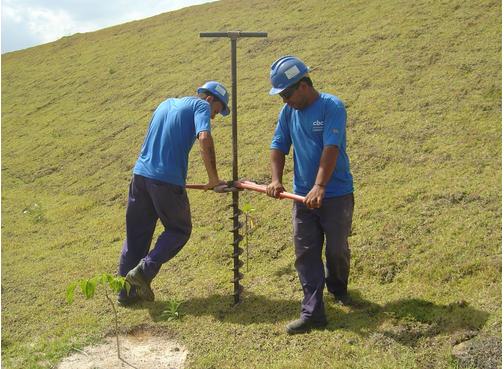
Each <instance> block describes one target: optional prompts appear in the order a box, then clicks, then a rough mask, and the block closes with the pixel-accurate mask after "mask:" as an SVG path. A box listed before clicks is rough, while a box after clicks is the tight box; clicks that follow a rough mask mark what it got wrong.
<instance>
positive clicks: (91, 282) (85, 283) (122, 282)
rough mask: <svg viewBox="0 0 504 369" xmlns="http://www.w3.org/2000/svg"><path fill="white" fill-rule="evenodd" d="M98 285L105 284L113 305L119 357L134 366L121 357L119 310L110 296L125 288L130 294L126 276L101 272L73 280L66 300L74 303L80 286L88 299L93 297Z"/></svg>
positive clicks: (104, 289)
mask: <svg viewBox="0 0 504 369" xmlns="http://www.w3.org/2000/svg"><path fill="white" fill-rule="evenodd" d="M98 286H103V292H104V294H105V298H106V299H107V301H108V302H109V304H110V306H111V307H112V311H113V313H114V322H115V335H116V343H117V357H118V359H119V360H121V361H122V362H123V363H125V364H127V365H129V366H131V367H133V368H134V366H133V365H131V364H130V363H128V362H127V361H125V360H124V359H123V358H121V349H120V345H119V319H118V316H117V310H116V307H115V304H114V302H113V301H112V298H111V297H110V293H111V292H113V293H119V292H120V291H121V290H122V289H123V288H124V289H126V292H127V293H128V294H129V292H130V289H131V285H130V284H129V283H128V282H127V281H126V279H125V277H118V276H113V275H111V274H108V273H103V274H99V275H97V276H94V277H92V278H89V279H80V280H77V281H75V282H72V283H71V284H70V285H68V287H67V290H66V300H67V302H68V303H69V304H71V303H73V301H74V297H75V296H74V295H75V290H76V289H77V287H80V290H81V291H82V294H83V295H84V296H85V297H86V299H91V298H93V297H94V296H95V292H96V288H97V287H98Z"/></svg>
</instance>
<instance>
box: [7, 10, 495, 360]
mask: <svg viewBox="0 0 504 369" xmlns="http://www.w3.org/2000/svg"><path fill="white" fill-rule="evenodd" d="M209 19H211V20H212V21H211V22H209V21H208V20H209ZM235 29H241V30H244V31H265V32H268V33H269V37H268V38H267V39H244V40H240V41H239V42H238V64H239V69H238V94H239V101H238V109H239V115H238V120H239V166H240V177H247V178H250V179H255V180H257V181H259V182H263V183H265V182H267V181H268V179H269V163H268V155H269V143H270V139H271V135H272V133H273V129H274V126H275V123H276V117H277V114H278V112H279V109H280V107H281V102H280V101H279V99H278V98H274V97H270V96H268V94H267V92H268V90H269V80H268V73H269V65H270V64H271V62H272V61H273V60H275V59H276V58H277V57H279V56H281V55H284V54H294V55H297V56H299V57H301V58H302V59H304V60H305V61H306V62H307V64H308V65H310V66H312V67H314V71H313V72H312V78H313V80H314V82H315V85H316V87H317V88H318V89H319V90H321V91H325V92H329V93H333V94H336V95H337V96H339V97H340V98H341V99H342V100H343V101H345V103H346V105H347V108H348V117H349V121H348V128H347V137H348V153H349V156H350V159H351V168H352V172H353V175H354V179H355V188H356V191H355V196H356V208H355V215H354V229H353V234H352V236H351V238H350V243H351V249H352V265H351V277H350V278H351V280H350V289H351V294H352V295H353V296H354V298H355V299H356V300H357V301H358V306H356V307H355V308H353V309H350V308H343V307H340V306H338V305H336V304H334V303H333V302H332V301H331V300H330V299H329V297H328V298H327V300H326V304H327V313H328V318H329V321H330V325H329V327H328V329H327V330H326V331H317V332H314V333H312V334H310V335H308V336H301V337H290V336H287V335H285V334H284V325H285V324H286V323H287V322H288V321H289V320H291V319H293V318H295V317H297V314H298V312H299V304H300V299H301V291H300V286H299V282H298V280H297V276H296V272H295V270H294V268H293V265H292V264H293V246H292V241H291V225H290V207H291V204H290V203H289V202H287V201H274V200H271V199H269V198H267V197H265V196H262V195H259V194H257V193H243V194H242V195H241V197H240V199H241V203H242V204H245V203H251V204H252V205H253V207H254V208H255V209H256V211H255V212H254V214H253V215H254V219H255V221H256V224H257V228H256V229H255V231H254V233H253V235H251V237H250V239H249V242H250V245H251V255H250V260H249V267H250V269H249V271H248V272H247V273H245V278H244V280H243V281H242V282H243V285H244V286H245V292H244V295H243V303H241V304H240V305H238V306H236V307H232V306H231V304H232V296H231V295H232V284H231V283H230V280H231V278H232V274H231V273H232V272H231V270H230V268H231V259H230V257H229V255H230V254H231V246H230V245H229V244H230V243H231V241H232V240H231V234H230V233H229V232H228V230H229V229H230V228H231V223H230V220H229V219H228V218H229V216H230V215H231V213H230V209H229V208H228V204H229V203H230V202H231V201H230V195H218V194H209V193H203V192H196V191H195V192H191V193H190V201H191V209H192V215H193V224H194V230H193V234H192V237H191V239H190V241H189V242H188V244H187V245H186V247H185V248H184V250H182V251H181V253H180V254H179V255H178V256H177V257H176V258H175V259H173V260H172V261H171V262H170V263H169V264H167V265H165V266H164V267H163V269H162V270H161V273H160V275H159V277H158V278H157V279H156V280H155V282H154V284H153V287H154V289H155V292H156V294H157V301H156V302H154V303H152V304H145V305H142V306H141V307H140V308H137V309H123V308H121V309H120V310H119V314H120V319H121V321H122V322H123V324H124V326H125V328H128V327H134V326H137V325H140V324H147V325H152V326H156V325H160V326H163V327H165V328H166V329H168V331H169V332H170V333H171V334H172V335H173V337H174V338H176V339H177V340H178V341H180V342H181V343H182V344H184V345H185V346H186V347H187V348H188V349H189V352H190V354H189V364H188V367H190V368H196V369H199V368H219V369H220V368H273V369H280V368H285V369H292V368H299V369H307V368H391V369H392V368H394V369H395V368H456V367H457V364H456V363H455V362H454V361H453V359H452V358H451V357H450V350H451V345H450V338H451V337H453V336H455V335H457V334H459V333H460V332H462V331H465V330H479V331H480V332H484V333H487V334H490V335H494V336H499V337H500V336H501V317H502V312H501V159H500V158H501V81H502V79H501V6H500V4H499V3H497V2H495V1H479V2H473V1H444V2H428V1H418V2H414V3H413V2H409V1H392V0H385V1H371V2H368V1H360V0H350V1H347V2H332V1H315V0H308V1H301V0H293V1H283V0H282V1H276V2H274V3H273V2H270V1H266V0H254V1H248V2H240V1H231V0H223V1H219V2H216V3H211V4H205V5H201V6H196V7H191V8H189V9H183V10H180V11H176V12H171V13H166V14H162V15H159V16H156V17H153V18H149V19H146V20H142V21H137V22H131V23H127V24H124V25H121V26H117V27H111V28H108V29H104V30H101V31H98V32H93V33H86V34H77V35H74V36H71V37H65V38H63V39H61V40H59V41H57V42H53V43H50V44H46V45H42V46H38V47H35V48H31V49H27V50H24V51H19V52H14V53H8V54H4V55H3V56H2V366H3V367H5V368H19V369H21V368H22V369H32V368H51V367H53V365H55V363H57V362H58V361H59V360H60V359H61V358H62V357H64V356H65V355H67V354H68V353H69V352H70V351H71V349H72V347H74V348H82V347H84V346H85V345H87V344H90V343H96V342H99V341H100V340H102V339H103V337H104V335H106V334H109V333H110V331H111V327H112V324H111V322H112V321H111V316H109V315H107V314H103V313H102V311H103V306H104V305H105V304H106V301H104V300H103V301H101V300H100V299H94V300H92V301H84V300H83V299H76V301H75V302H74V304H73V305H67V304H66V302H65V289H66V286H67V285H68V283H70V282H72V281H74V280H76V279H82V278H89V277H91V276H93V275H95V274H97V273H102V272H109V273H113V272H115V270H116V266H117V261H118V257H119V252H120V249H121V245H122V242H123V238H124V215H125V204H126V199H127V188H128V182H129V179H130V176H131V169H132V166H133V164H134V162H135V160H136V157H137V155H138V152H139V148H140V145H141V143H142V141H143V137H144V134H145V130H146V126H147V124H148V120H149V117H150V114H151V112H152V110H153V109H154V108H155V107H156V105H157V104H158V103H159V102H160V101H162V100H163V99H164V98H166V97H168V96H184V95H192V94H194V93H195V91H194V90H195V88H196V87H197V86H199V85H201V84H202V83H203V82H204V81H206V80H208V79H216V80H219V81H222V82H223V83H224V84H225V85H227V86H228V87H229V88H230V87H231V83H230V61H229V56H230V51H229V49H230V46H229V41H227V40H210V39H201V38H199V37H198V33H199V32H201V31H219V30H235ZM230 121H231V120H230V119H229V118H228V119H223V118H221V117H219V118H217V119H216V121H215V124H214V130H213V134H214V137H215V141H216V145H217V160H218V167H219V171H220V175H221V177H222V178H224V179H231V123H230ZM285 179H286V183H288V184H289V186H290V183H291V180H292V163H291V158H290V157H289V158H288V164H287V168H286V175H285ZM205 180H206V175H205V170H204V167H203V165H202V163H201V159H200V156H199V152H198V150H197V149H195V150H194V152H193V153H192V154H191V157H190V169H189V182H204V181H205ZM157 232H158V233H159V232H160V230H158V231H157ZM170 301H179V302H181V303H182V304H181V305H180V307H179V308H178V310H179V311H180V314H181V315H182V318H181V319H177V320H174V321H166V320H164V319H163V312H164V311H166V309H167V308H169V302H170ZM461 301H463V302H461ZM307 353H312V354H311V355H308V354H307Z"/></svg>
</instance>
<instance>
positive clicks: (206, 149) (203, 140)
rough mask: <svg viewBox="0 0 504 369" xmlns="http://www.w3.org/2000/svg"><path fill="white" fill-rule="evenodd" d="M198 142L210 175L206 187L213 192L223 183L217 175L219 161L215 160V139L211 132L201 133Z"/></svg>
mask: <svg viewBox="0 0 504 369" xmlns="http://www.w3.org/2000/svg"><path fill="white" fill-rule="evenodd" d="M198 141H199V146H200V150H201V157H202V158H203V162H204V163H205V168H206V171H207V173H208V183H207V184H206V185H205V187H206V188H207V189H209V190H211V189H213V188H214V187H215V186H217V185H219V184H222V183H223V182H222V181H221V180H219V175H218V174H217V164H216V163H217V161H216V159H215V148H214V143H213V138H212V135H211V134H210V132H208V131H201V132H200V133H199V135H198Z"/></svg>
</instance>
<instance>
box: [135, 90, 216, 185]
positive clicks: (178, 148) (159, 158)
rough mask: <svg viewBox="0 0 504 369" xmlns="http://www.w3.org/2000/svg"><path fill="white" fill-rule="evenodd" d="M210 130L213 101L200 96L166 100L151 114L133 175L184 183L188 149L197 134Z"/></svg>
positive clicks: (172, 182)
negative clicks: (211, 103) (211, 102)
mask: <svg viewBox="0 0 504 369" xmlns="http://www.w3.org/2000/svg"><path fill="white" fill-rule="evenodd" d="M202 131H208V132H210V104H209V103H208V102H207V101H205V100H203V99H200V98H198V97H182V98H171V99H167V100H165V101H163V102H162V103H161V104H160V105H159V106H158V107H157V109H156V110H155V111H154V114H153V115H152V118H151V121H150V124H149V129H148V131H147V135H146V136H145V140H144V143H143V145H142V149H141V151H140V156H139V157H138V160H137V162H136V164H135V167H134V169H133V173H134V174H139V175H141V176H144V177H147V178H152V179H157V180H160V181H163V182H168V183H171V184H175V185H179V186H185V181H186V178H187V163H188V159H189V152H190V151H191V148H192V146H193V144H194V141H195V140H196V137H197V136H198V134H199V133H200V132H202Z"/></svg>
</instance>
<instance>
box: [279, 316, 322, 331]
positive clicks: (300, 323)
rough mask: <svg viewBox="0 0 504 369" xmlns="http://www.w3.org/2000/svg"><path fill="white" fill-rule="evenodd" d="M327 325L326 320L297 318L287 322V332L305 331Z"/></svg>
mask: <svg viewBox="0 0 504 369" xmlns="http://www.w3.org/2000/svg"><path fill="white" fill-rule="evenodd" d="M326 325H327V320H326V319H325V318H324V320H311V319H301V318H300V319H297V320H294V321H292V322H290V323H289V324H287V326H286V327H285V328H286V331H287V333H288V334H298V333H307V332H309V331H311V330H312V329H317V328H323V327H325V326H326Z"/></svg>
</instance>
